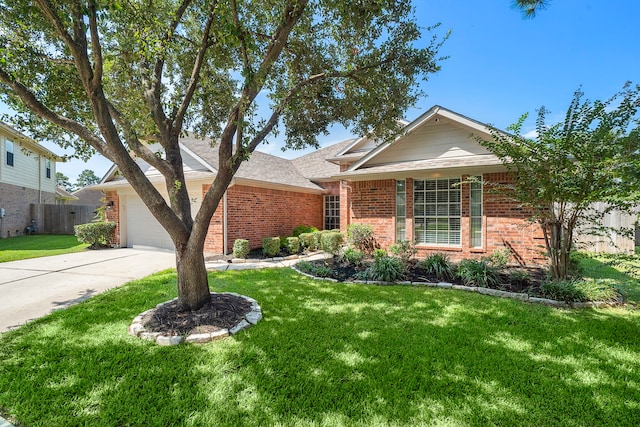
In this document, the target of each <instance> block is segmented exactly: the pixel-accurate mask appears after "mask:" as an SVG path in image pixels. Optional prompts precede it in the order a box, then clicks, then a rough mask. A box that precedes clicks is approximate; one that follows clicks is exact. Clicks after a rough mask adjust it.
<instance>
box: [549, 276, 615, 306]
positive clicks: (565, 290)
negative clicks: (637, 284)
mask: <svg viewBox="0 0 640 427" xmlns="http://www.w3.org/2000/svg"><path fill="white" fill-rule="evenodd" d="M540 291H541V292H542V295H544V296H545V297H547V298H551V299H554V300H557V301H565V302H584V301H614V300H615V299H616V298H617V297H618V291H617V290H616V289H615V288H614V287H612V286H611V285H609V284H608V283H606V282H604V281H602V280H596V279H589V280H563V281H559V282H556V281H547V282H544V283H543V284H542V285H541V286H540Z"/></svg>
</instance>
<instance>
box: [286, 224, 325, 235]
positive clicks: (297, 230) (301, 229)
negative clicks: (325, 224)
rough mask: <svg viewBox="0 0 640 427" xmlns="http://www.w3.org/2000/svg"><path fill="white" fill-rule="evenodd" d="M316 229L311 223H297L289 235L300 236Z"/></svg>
mask: <svg viewBox="0 0 640 427" xmlns="http://www.w3.org/2000/svg"><path fill="white" fill-rule="evenodd" d="M316 231H318V229H317V228H315V227H314V226H312V225H299V226H297V227H296V228H294V229H293V232H292V233H291V235H292V236H293V237H300V235H301V234H303V233H315V232H316Z"/></svg>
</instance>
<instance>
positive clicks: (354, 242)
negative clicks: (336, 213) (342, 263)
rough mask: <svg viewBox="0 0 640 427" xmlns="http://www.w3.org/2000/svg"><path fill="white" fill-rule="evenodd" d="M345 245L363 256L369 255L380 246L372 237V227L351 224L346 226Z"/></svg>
mask: <svg viewBox="0 0 640 427" xmlns="http://www.w3.org/2000/svg"><path fill="white" fill-rule="evenodd" d="M347 243H348V244H349V245H351V246H352V247H354V248H355V249H357V250H359V251H360V252H364V253H365V254H371V253H373V251H374V250H376V249H379V248H380V245H379V244H378V243H377V242H376V239H375V237H374V236H373V227H372V226H371V225H369V224H351V225H349V226H347Z"/></svg>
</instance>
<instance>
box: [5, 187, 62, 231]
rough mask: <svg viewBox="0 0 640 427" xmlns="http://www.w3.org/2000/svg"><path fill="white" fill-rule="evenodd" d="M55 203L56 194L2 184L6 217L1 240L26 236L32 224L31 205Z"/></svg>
mask: <svg viewBox="0 0 640 427" xmlns="http://www.w3.org/2000/svg"><path fill="white" fill-rule="evenodd" d="M32 203H33V204H38V203H47V204H53V203H55V194H53V193H49V192H46V191H42V192H40V191H38V190H34V189H32V188H27V187H22V186H18V185H12V184H6V183H0V208H3V209H4V210H5V217H4V218H2V219H1V220H0V238H4V237H11V236H17V235H22V234H24V229H25V227H26V226H27V225H29V224H31V219H32V218H31V206H30V205H31V204H32Z"/></svg>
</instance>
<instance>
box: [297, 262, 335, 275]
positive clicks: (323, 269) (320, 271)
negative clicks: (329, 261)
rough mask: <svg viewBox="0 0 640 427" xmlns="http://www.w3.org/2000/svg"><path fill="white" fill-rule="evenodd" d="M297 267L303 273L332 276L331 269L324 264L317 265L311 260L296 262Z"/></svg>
mask: <svg viewBox="0 0 640 427" xmlns="http://www.w3.org/2000/svg"><path fill="white" fill-rule="evenodd" d="M296 268H297V269H298V270H300V271H302V272H303V273H307V274H311V275H312V276H316V277H329V276H331V269H330V268H329V267H327V266H324V265H317V264H314V263H312V262H309V261H300V262H299V263H297V264H296Z"/></svg>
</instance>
